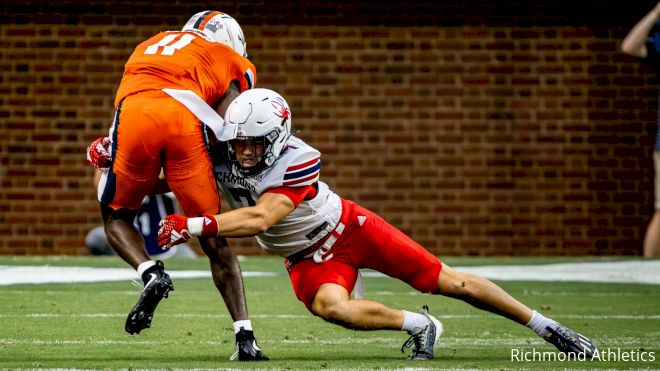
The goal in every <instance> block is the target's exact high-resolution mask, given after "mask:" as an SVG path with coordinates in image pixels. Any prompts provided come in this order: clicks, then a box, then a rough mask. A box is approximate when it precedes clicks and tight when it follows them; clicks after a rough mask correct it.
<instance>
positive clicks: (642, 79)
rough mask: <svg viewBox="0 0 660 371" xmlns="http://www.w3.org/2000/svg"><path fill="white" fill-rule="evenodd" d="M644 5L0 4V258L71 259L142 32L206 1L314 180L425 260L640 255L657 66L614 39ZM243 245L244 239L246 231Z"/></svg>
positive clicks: (647, 209) (89, 222) (91, 206)
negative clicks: (227, 21)
mask: <svg viewBox="0 0 660 371" xmlns="http://www.w3.org/2000/svg"><path fill="white" fill-rule="evenodd" d="M655 4H656V2H653V1H626V2H624V1H597V2H596V1H584V2H580V1H543V0H541V1H533V2H532V1H506V2H504V1H500V2H496V1H470V2H467V1H454V2H451V3H447V4H444V3H438V2H436V1H412V2H406V3H405V4H403V3H396V2H390V1H382V2H375V1H350V2H349V1H338V2H301V1H292V2H266V1H264V2H233V3H231V2H224V3H211V2H196V1H192V2H171V1H150V2H148V3H147V2H144V3H140V2H135V1H130V2H129V1H89V2H71V1H55V2H29V1H28V2H26V1H22V2H19V1H4V2H3V3H2V4H0V11H1V15H0V37H1V39H0V40H1V41H0V46H1V49H0V92H1V93H2V94H1V95H0V99H2V105H1V106H0V187H1V188H0V235H1V236H2V238H0V254H41V255H43V254H47V255H53V254H86V253H87V251H86V249H85V248H84V244H83V239H84V235H85V234H86V232H87V231H88V230H89V229H90V228H92V227H94V226H96V225H98V224H100V216H99V215H98V206H97V203H96V201H95V199H96V198H95V197H96V192H95V189H94V188H93V186H92V184H91V183H92V174H93V170H92V169H91V168H89V167H88V166H87V165H86V161H85V148H86V146H87V144H88V143H89V142H91V141H92V140H93V139H95V138H97V137H99V136H102V135H105V134H106V133H107V130H108V128H109V126H110V122H111V118H112V111H113V106H112V104H113V100H114V92H115V90H116V88H117V84H118V82H119V80H120V78H121V73H122V69H123V63H124V62H125V60H126V59H127V58H128V56H129V55H130V53H131V52H132V50H133V48H134V47H135V46H136V45H137V44H138V43H139V42H140V41H142V40H144V39H146V38H147V37H149V36H151V35H152V34H155V33H157V32H159V31H161V30H167V29H179V28H181V26H182V25H183V24H184V23H185V21H186V20H187V19H188V18H189V17H190V16H191V15H192V14H194V13H196V12H198V11H201V10H206V9H213V10H220V11H224V12H226V13H228V14H230V15H232V16H234V17H235V18H236V19H237V20H238V21H239V23H240V24H241V25H242V27H243V30H244V32H245V36H246V39H247V43H248V53H249V58H250V59H251V60H252V62H253V63H254V64H255V65H256V66H257V75H258V81H257V85H258V86H260V87H266V88H270V89H274V90H277V91H279V92H281V93H282V94H283V95H284V96H285V98H286V99H287V100H288V102H289V104H290V106H291V109H292V112H293V125H294V128H295V129H299V130H302V133H301V135H300V136H301V137H302V138H303V139H304V140H306V141H307V142H308V143H309V144H311V145H313V146H315V147H317V148H318V149H319V150H321V151H322V153H323V168H322V178H323V179H324V180H325V181H326V182H327V183H328V184H329V185H330V186H331V187H333V188H334V190H335V191H337V192H338V193H339V194H340V195H343V196H345V197H347V198H350V199H353V200H356V201H358V202H359V203H361V204H362V205H363V206H365V207H367V208H370V209H372V210H373V211H376V212H377V213H379V214H381V215H382V216H384V217H385V218H386V219H387V220H389V221H390V222H391V223H392V224H394V225H395V226H397V227H399V228H401V229H402V230H403V231H404V232H406V233H408V234H409V235H411V236H412V237H413V238H414V239H415V240H417V241H418V242H420V243H421V244H422V245H424V246H425V247H426V248H427V249H429V250H430V251H432V252H434V253H437V254H440V255H587V254H591V255H639V254H641V246H642V239H643V235H644V232H645V229H646V225H647V223H648V221H649V220H650V217H651V215H652V213H653V167H652V166H653V164H652V151H653V142H654V139H655V131H656V112H657V91H656V87H655V85H656V83H657V79H656V77H655V75H654V74H653V71H652V70H651V69H650V68H648V67H645V66H640V65H639V64H638V63H637V61H636V60H635V59H634V58H631V57H628V56H625V55H623V54H622V53H621V52H620V51H619V47H620V43H621V41H622V40H623V38H624V37H625V35H626V34H627V32H628V31H629V30H630V28H632V26H633V25H634V24H635V23H636V22H637V21H638V20H639V19H641V18H642V17H643V16H644V15H645V14H646V13H647V12H648V11H649V10H651V8H652V7H653V6H655ZM234 245H235V246H236V247H237V248H238V249H239V252H240V253H244V254H255V253H260V250H259V249H258V247H257V245H256V243H254V242H252V240H250V239H245V240H241V241H238V242H237V243H235V244H234Z"/></svg>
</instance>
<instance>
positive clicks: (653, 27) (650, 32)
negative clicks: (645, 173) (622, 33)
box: [621, 2, 660, 258]
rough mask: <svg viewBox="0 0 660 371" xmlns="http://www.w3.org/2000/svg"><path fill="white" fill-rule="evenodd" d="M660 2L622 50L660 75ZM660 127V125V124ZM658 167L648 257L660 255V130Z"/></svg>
mask: <svg viewBox="0 0 660 371" xmlns="http://www.w3.org/2000/svg"><path fill="white" fill-rule="evenodd" d="M659 19H660V2H659V3H658V4H656V6H655V8H653V9H652V10H651V11H650V12H649V13H648V14H647V15H646V16H644V18H642V19H641V20H640V21H639V22H637V24H636V25H635V27H633V29H632V30H630V33H628V36H626V38H625V39H624V40H623V43H622V44H621V50H622V51H623V52H624V53H626V54H628V55H632V56H634V57H638V58H640V61H641V62H642V63H645V64H648V65H649V66H651V67H653V68H654V69H655V71H656V73H657V74H658V76H660V22H659V21H658V20H659ZM659 125H660V123H659ZM653 163H654V167H655V205H654V208H655V213H654V214H653V218H652V219H651V222H650V223H649V225H648V228H647V230H646V236H645V237H644V257H647V258H650V257H657V256H660V130H658V133H657V134H656V140H655V149H654V151H653Z"/></svg>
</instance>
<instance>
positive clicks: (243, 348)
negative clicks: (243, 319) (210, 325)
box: [229, 327, 268, 361]
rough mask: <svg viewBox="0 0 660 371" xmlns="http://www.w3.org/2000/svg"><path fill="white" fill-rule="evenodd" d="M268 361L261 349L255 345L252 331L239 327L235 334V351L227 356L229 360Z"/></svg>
mask: <svg viewBox="0 0 660 371" xmlns="http://www.w3.org/2000/svg"><path fill="white" fill-rule="evenodd" d="M236 359H238V360H239V361H268V357H266V356H265V355H264V354H263V353H262V352H261V349H260V348H259V347H258V346H257V339H255V338H254V333H253V332H252V331H250V330H246V329H244V328H243V327H241V330H240V331H239V332H238V333H237V334H236V352H235V353H234V354H233V355H232V356H231V357H230V358H229V360H230V361H234V360H236Z"/></svg>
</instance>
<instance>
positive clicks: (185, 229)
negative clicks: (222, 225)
mask: <svg viewBox="0 0 660 371" xmlns="http://www.w3.org/2000/svg"><path fill="white" fill-rule="evenodd" d="M158 225H159V226H160V229H158V245H159V246H160V247H162V248H164V249H169V248H171V247H172V246H175V245H178V244H181V243H184V242H186V241H188V240H189V239H191V238H192V236H217V235H218V221H217V220H215V217H214V216H213V215H208V214H204V216H201V217H199V218H186V217H185V216H183V215H178V214H173V215H168V216H166V217H164V218H163V220H161V221H160V223H159V224H158Z"/></svg>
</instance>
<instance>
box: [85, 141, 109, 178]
mask: <svg viewBox="0 0 660 371" xmlns="http://www.w3.org/2000/svg"><path fill="white" fill-rule="evenodd" d="M110 144H111V142H110V138H109V137H103V138H99V139H97V140H95V141H93V142H92V144H90V145H89V147H87V162H89V164H90V165H92V166H93V167H95V168H97V169H99V170H106V169H107V168H109V167H110V163H111V161H112V158H111V156H110Z"/></svg>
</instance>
